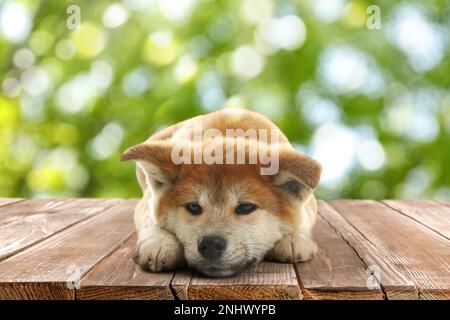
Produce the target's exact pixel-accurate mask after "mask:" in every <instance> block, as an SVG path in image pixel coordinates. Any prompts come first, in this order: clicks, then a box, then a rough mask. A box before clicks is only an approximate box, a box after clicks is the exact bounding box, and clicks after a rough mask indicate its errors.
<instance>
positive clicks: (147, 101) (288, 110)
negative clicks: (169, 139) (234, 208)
mask: <svg viewBox="0 0 450 320" xmlns="http://www.w3.org/2000/svg"><path fill="white" fill-rule="evenodd" d="M373 4H375V5H377V6H378V8H379V9H380V13H381V28H380V29H369V28H368V27H367V25H366V21H367V19H368V17H369V18H370V16H371V15H372V12H371V11H370V12H368V11H367V10H368V7H369V5H373ZM73 5H75V6H76V7H73ZM71 6H72V7H71ZM74 8H75V9H74ZM77 8H79V9H80V18H81V20H80V22H81V24H80V25H79V26H77V27H76V28H74V29H71V23H72V22H74V20H73V19H75V18H76V10H77ZM73 10H75V11H73ZM74 17H75V18H74ZM0 19H1V20H0V83H1V84H2V87H1V90H0V150H1V151H0V196H3V197H12V196H17V197H44V196H83V197H138V196H139V195H140V191H139V188H138V185H137V183H136V180H135V178H134V165H133V163H121V162H120V161H119V156H120V154H121V152H122V151H123V150H124V149H125V148H126V147H128V146H131V145H133V144H136V143H139V142H141V141H143V140H145V139H146V138H147V137H148V136H149V135H150V134H151V133H152V132H154V131H155V130H157V129H158V128H161V127H163V126H167V125H170V124H173V123H176V122H178V121H181V120H184V119H186V118H189V117H192V116H195V115H198V114H202V113H205V112H209V111H212V110H215V109H218V108H220V107H223V106H227V107H228V106H233V107H243V108H249V109H254V110H256V111H259V112H261V113H264V114H266V115H267V116H269V117H270V118H271V119H272V120H273V121H274V122H275V123H276V124H277V125H279V126H280V128H281V129H282V130H283V131H284V132H285V133H286V134H287V136H288V137H289V139H291V141H292V142H293V143H294V145H295V146H296V147H298V148H299V150H301V151H303V152H305V153H308V154H310V155H312V156H315V157H317V158H318V159H319V160H320V161H322V162H323V163H324V175H325V176H324V182H323V184H322V185H321V187H320V188H319V190H318V192H319V196H321V197H324V198H333V197H347V198H411V197H412V198H421V197H428V198H450V139H449V133H450V93H449V88H450V75H449V71H450V59H449V55H450V53H449V52H450V50H449V43H450V41H449V29H450V28H449V27H450V6H449V2H448V1H445V0H434V1H427V2H423V1H387V0H385V1H371V2H368V1H364V0H353V1H345V0H330V1H326V0H320V1H319V0H318V1H312V0H311V1H300V0H291V1H288V0H285V1H281V0H280V1H277V0H257V1H256V0H244V1H238V0H227V1H225V0H223V1H211V0H197V1H194V0H170V1H168V0H160V1H143V0H124V1H122V2H120V1H118V2H112V1H106V0H96V1H88V0H84V1H82V0H80V1H62V0H47V1H45V0H41V1H37V0H22V1H21V0H17V1H12V0H3V1H0ZM75 24H76V21H75Z"/></svg>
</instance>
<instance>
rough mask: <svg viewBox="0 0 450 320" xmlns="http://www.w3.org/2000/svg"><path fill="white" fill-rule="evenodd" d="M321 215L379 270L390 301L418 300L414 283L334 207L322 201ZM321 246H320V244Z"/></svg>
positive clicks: (370, 264) (363, 257) (361, 255)
mask: <svg viewBox="0 0 450 320" xmlns="http://www.w3.org/2000/svg"><path fill="white" fill-rule="evenodd" d="M318 204H319V214H320V216H321V217H323V218H324V219H325V220H326V221H327V222H328V223H329V224H330V225H331V226H332V228H333V229H334V230H336V231H337V232H338V233H339V234H340V235H341V236H342V237H343V238H344V239H345V240H346V241H347V242H348V243H349V245H350V246H351V247H352V248H353V249H354V250H355V251H356V252H357V253H358V256H360V257H361V259H362V260H363V261H364V262H365V264H366V265H367V266H370V267H371V268H372V269H375V268H378V269H379V274H380V275H381V279H380V278H379V279H378V280H379V282H380V283H381V286H382V288H383V291H384V293H385V295H386V297H387V298H388V299H418V298H419V293H418V291H417V290H416V288H415V286H414V283H413V282H412V281H410V280H408V279H407V278H406V277H405V276H404V275H403V274H402V272H401V271H400V270H399V269H398V268H397V265H396V263H394V262H391V261H389V260H388V261H384V256H383V254H384V252H379V249H378V248H377V247H376V246H375V245H374V244H372V243H371V242H370V241H369V240H368V239H367V238H365V236H364V235H363V234H361V233H360V232H359V231H358V230H357V229H355V227H354V226H353V225H351V224H349V223H348V222H347V221H346V220H345V219H344V218H343V217H342V216H341V215H340V214H339V213H338V212H337V211H336V210H335V209H334V208H333V207H331V206H330V205H329V204H328V203H326V202H325V201H322V200H320V201H319V202H318ZM319 245H320V244H319Z"/></svg>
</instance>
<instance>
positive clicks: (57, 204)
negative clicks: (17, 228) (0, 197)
mask: <svg viewBox="0 0 450 320" xmlns="http://www.w3.org/2000/svg"><path fill="white" fill-rule="evenodd" d="M80 201H81V202H82V203H84V204H86V206H80V204H81V203H80ZM111 201H113V202H114V201H115V200H114V199H82V200H80V199H66V198H60V199H28V200H23V201H19V202H17V203H13V204H10V205H6V206H3V207H0V225H2V224H6V223H9V222H14V221H17V220H20V219H21V218H26V217H28V216H30V215H38V214H49V213H61V212H74V211H75V212H79V213H83V212H85V211H87V212H90V211H91V210H92V208H91V206H90V203H91V204H94V205H96V206H100V205H107V204H108V203H111ZM111 205H113V203H111Z"/></svg>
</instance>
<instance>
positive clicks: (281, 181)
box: [274, 150, 322, 200]
mask: <svg viewBox="0 0 450 320" xmlns="http://www.w3.org/2000/svg"><path fill="white" fill-rule="evenodd" d="M279 157H280V158H279V159H280V166H279V172H278V173H277V174H276V175H275V177H274V182H275V184H276V185H277V186H278V187H280V188H281V189H283V190H284V191H286V192H287V193H288V194H289V195H291V196H293V197H296V198H299V199H301V200H304V199H306V198H307V197H308V196H309V195H310V194H311V193H312V192H313V190H314V189H315V188H316V187H317V185H318V184H319V180H320V174H321V172H322V166H321V165H320V163H318V162H317V161H315V160H314V159H311V158H310V157H308V156H306V155H304V154H301V153H300V152H297V151H295V150H280V155H279Z"/></svg>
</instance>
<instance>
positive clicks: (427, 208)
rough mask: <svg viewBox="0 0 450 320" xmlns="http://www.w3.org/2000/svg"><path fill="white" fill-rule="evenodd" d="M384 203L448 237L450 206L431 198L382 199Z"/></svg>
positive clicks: (449, 235) (449, 230) (449, 234)
mask: <svg viewBox="0 0 450 320" xmlns="http://www.w3.org/2000/svg"><path fill="white" fill-rule="evenodd" d="M382 202H383V203H384V204H386V205H387V206H389V207H390V208H392V209H394V210H397V211H399V212H400V213H402V214H404V215H406V216H408V217H410V218H411V219H413V220H415V221H417V222H418V223H421V224H423V225H424V226H426V227H428V228H430V229H431V230H433V231H435V232H437V233H439V234H440V235H441V236H443V237H445V238H447V239H449V238H450V207H447V206H444V205H443V204H440V203H439V202H437V201H432V200H384V201H382Z"/></svg>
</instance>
